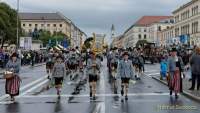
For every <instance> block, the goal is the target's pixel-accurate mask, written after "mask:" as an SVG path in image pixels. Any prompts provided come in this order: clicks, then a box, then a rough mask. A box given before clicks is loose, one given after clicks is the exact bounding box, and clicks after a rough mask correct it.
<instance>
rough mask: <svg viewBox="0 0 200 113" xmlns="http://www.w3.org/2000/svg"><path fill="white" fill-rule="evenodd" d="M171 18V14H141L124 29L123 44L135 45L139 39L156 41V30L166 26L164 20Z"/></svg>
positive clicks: (127, 45)
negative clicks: (141, 15) (133, 22)
mask: <svg viewBox="0 0 200 113" xmlns="http://www.w3.org/2000/svg"><path fill="white" fill-rule="evenodd" d="M171 18H172V16H143V17H142V18H140V19H139V20H138V21H137V22H136V23H135V24H134V25H132V26H131V27H130V28H128V29H127V30H126V31H125V33H124V46H125V47H126V48H127V47H135V46H136V43H137V42H138V41H139V40H147V41H149V42H154V43H157V42H158V39H159V38H158V37H157V32H158V31H159V30H161V29H163V27H164V28H165V27H166V26H168V25H166V24H167V22H166V21H168V20H169V19H171ZM168 24H169V23H168Z"/></svg>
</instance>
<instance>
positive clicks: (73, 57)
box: [68, 49, 79, 80]
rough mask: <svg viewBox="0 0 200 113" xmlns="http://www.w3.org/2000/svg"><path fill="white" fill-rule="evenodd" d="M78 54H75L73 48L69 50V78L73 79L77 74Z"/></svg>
mask: <svg viewBox="0 0 200 113" xmlns="http://www.w3.org/2000/svg"><path fill="white" fill-rule="evenodd" d="M78 62H79V61H78V55H77V54H76V52H75V49H72V50H71V51H70V57H69V60H68V67H69V69H70V71H71V74H70V80H73V79H74V77H75V75H77V68H78V65H79V63H78Z"/></svg>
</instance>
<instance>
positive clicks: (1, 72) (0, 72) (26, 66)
mask: <svg viewBox="0 0 200 113" xmlns="http://www.w3.org/2000/svg"><path fill="white" fill-rule="evenodd" d="M45 64H46V63H38V64H35V65H34V67H37V66H41V65H45ZM21 67H22V68H28V67H30V65H25V66H21ZM4 71H5V69H2V68H0V75H1V74H3V72H4Z"/></svg>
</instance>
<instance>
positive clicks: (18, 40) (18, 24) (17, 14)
mask: <svg viewBox="0 0 200 113" xmlns="http://www.w3.org/2000/svg"><path fill="white" fill-rule="evenodd" d="M16 46H17V49H18V48H19V0H17V45H16Z"/></svg>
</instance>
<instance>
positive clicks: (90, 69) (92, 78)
mask: <svg viewBox="0 0 200 113" xmlns="http://www.w3.org/2000/svg"><path fill="white" fill-rule="evenodd" d="M90 55H91V58H90V59H88V64H87V67H86V68H87V75H88V76H89V87H90V98H93V100H95V99H96V97H95V94H96V84H97V79H98V78H97V77H98V74H99V71H100V65H99V63H98V61H97V60H96V56H95V53H93V52H91V53H90Z"/></svg>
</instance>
